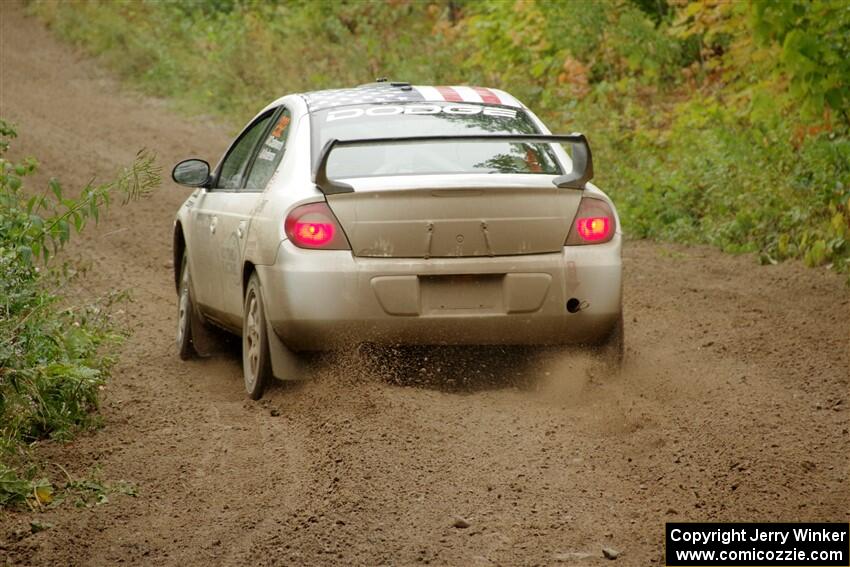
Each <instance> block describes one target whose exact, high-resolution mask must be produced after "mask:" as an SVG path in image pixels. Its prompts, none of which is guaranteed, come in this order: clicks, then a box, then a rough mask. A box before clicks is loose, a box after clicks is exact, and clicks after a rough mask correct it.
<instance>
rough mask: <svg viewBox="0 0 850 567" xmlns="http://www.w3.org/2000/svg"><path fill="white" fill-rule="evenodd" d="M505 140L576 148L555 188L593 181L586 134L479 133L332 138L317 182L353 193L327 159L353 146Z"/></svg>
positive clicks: (330, 191)
mask: <svg viewBox="0 0 850 567" xmlns="http://www.w3.org/2000/svg"><path fill="white" fill-rule="evenodd" d="M491 140H500V141H501V140H505V141H511V142H538V143H541V142H542V143H561V144H563V143H569V144H572V146H573V148H572V149H573V152H572V160H573V170H572V171H571V172H569V173H568V174H566V175H560V176H558V177H556V178H555V179H553V180H552V183H554V184H555V186H556V187H559V188H562V189H584V186H585V184H586V183H587V182H588V181H590V180H591V179H592V178H593V156H592V155H591V153H590V146H589V145H588V143H587V138H585V137H584V134H578V133H575V134H566V135H546V134H477V135H466V134H464V135H461V136H409V137H398V138H368V139H360V140H337V139H336V138H331V139H330V140H328V141H327V143H326V144H325V147H323V148H322V151H321V152H320V153H319V163H318V167H317V168H316V177H315V182H316V185H317V186H318V187H319V189H320V190H321V191H322V193H324V194H325V195H335V194H337V193H351V192H353V191H354V188H353V187H352V186H351V185H349V184H347V183H343V182H341V181H337V180H335V179H328V170H327V168H328V158H329V157H330V155H331V152H332V151H333V150H335V149H336V148H347V147H353V146H386V145H393V144H414V143H423V142H482V141H491Z"/></svg>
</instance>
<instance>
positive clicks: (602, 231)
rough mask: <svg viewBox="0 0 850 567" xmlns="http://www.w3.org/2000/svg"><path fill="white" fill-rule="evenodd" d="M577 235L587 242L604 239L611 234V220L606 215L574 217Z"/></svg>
mask: <svg viewBox="0 0 850 567" xmlns="http://www.w3.org/2000/svg"><path fill="white" fill-rule="evenodd" d="M576 228H577V229H578V235H579V236H581V237H582V238H584V239H585V240H587V241H588V242H596V241H597V240H604V239H606V238H608V236H610V234H611V222H610V219H609V218H608V217H586V218H580V219H576Z"/></svg>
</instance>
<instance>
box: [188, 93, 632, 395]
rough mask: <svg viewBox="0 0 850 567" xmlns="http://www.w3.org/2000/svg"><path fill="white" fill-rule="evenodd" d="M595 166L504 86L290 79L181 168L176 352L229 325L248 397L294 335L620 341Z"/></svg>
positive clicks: (327, 341)
mask: <svg viewBox="0 0 850 567" xmlns="http://www.w3.org/2000/svg"><path fill="white" fill-rule="evenodd" d="M565 147H567V148H571V155H572V158H571V157H570V155H569V154H568V153H567V152H566V151H565V149H564V148H565ZM592 175H593V166H592V159H591V154H590V149H589V147H588V145H587V142H586V140H585V138H584V136H582V135H580V134H570V135H566V136H552V135H551V134H550V132H549V131H548V129H547V128H546V126H545V125H544V124H543V123H542V122H541V121H540V120H539V119H538V118H537V117H536V116H535V115H534V114H533V113H532V112H531V111H530V110H529V109H528V108H526V107H525V106H524V105H522V104H521V103H520V102H519V101H517V100H516V99H515V98H514V97H512V96H510V95H509V94H507V93H505V92H503V91H498V90H495V89H484V88H473V87H417V86H411V85H408V84H406V83H387V82H379V83H374V84H370V85H363V86H361V87H356V88H350V89H336V90H329V91H318V92H312V93H305V94H295V95H289V96H285V97H283V98H281V99H279V100H277V101H275V102H274V103H272V104H270V105H269V106H267V107H266V108H265V109H263V110H262V111H261V112H260V113H259V114H258V115H257V116H256V117H255V118H254V119H253V120H251V122H250V123H249V124H248V126H246V128H245V129H244V130H243V132H242V133H241V134H240V135H239V136H238V137H237V138H236V140H235V141H234V142H233V144H232V145H231V146H230V148H229V149H228V151H227V152H226V153H225V155H224V157H223V158H222V160H221V161H220V162H219V164H218V166H217V167H216V168H215V169H214V170H212V171H210V168H209V166H208V165H207V164H206V162H203V161H201V160H186V161H184V162H181V163H180V164H178V165H177V166H176V167H175V170H174V173H173V177H174V179H175V181H177V182H179V183H182V184H184V185H189V186H193V187H196V190H195V192H194V193H193V194H192V195H191V196H190V197H189V198H188V199H187V200H186V202H185V203H184V205H183V206H182V207H181V208H180V210H179V211H178V213H177V218H176V222H175V236H174V242H175V246H174V254H175V264H174V265H175V280H176V283H177V288H178V292H179V296H180V330H179V332H178V346H179V347H180V349H181V354H183V355H184V356H188V355H189V354H191V352H190V351H191V350H192V348H193V346H195V347H196V346H197V345H193V341H194V342H195V343H197V342H198V340H199V333H201V332H202V330H203V327H204V325H206V324H208V323H213V324H215V325H216V326H218V327H223V328H225V329H227V330H229V331H232V332H234V333H238V334H241V335H242V336H243V346H244V350H245V360H244V362H245V365H246V387H247V388H248V391H249V393H251V395H252V396H255V397H256V396H258V395H260V394H261V393H262V384H263V383H264V382H263V381H264V380H265V379H266V376H267V375H268V376H271V375H274V376H276V377H278V378H284V379H285V378H292V377H296V376H298V356H297V353H298V352H299V351H305V350H330V349H338V348H346V347H349V346H351V345H353V344H357V343H364V342H369V343H379V344H417V345H419V344H435V345H438V344H452V345H458V344H468V345H493V344H499V345H519V344H523V345H557V344H573V343H586V344H598V343H605V342H607V343H614V344H615V350H617V349H619V350H620V351H621V349H622V345H621V342H622V314H621V238H622V237H621V232H620V225H619V221H618V218H617V215H616V212H615V209H614V206H613V204H612V203H611V201H610V200H609V199H608V197H607V196H606V195H605V194H604V193H603V192H602V191H600V190H599V189H598V188H597V187H595V186H594V185H593V184H591V183H590V182H589V180H590V178H591V177H592ZM252 365H253V370H251V366H252ZM251 373H252V375H251V376H249V374H251ZM257 383H259V391H256V388H252V385H256V384H257Z"/></svg>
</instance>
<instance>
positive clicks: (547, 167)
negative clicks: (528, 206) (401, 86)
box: [312, 102, 562, 179]
mask: <svg viewBox="0 0 850 567" xmlns="http://www.w3.org/2000/svg"><path fill="white" fill-rule="evenodd" d="M312 121H313V132H314V136H313V157H314V159H317V158H318V156H319V152H320V151H321V148H322V147H324V145H325V143H326V142H327V141H328V140H330V139H332V138H336V139H338V140H353V139H370V138H391V137H406V136H438V135H448V136H451V135H464V134H466V135H470V134H472V135H475V134H484V135H491V134H540V131H539V130H538V129H537V128H536V126H535V125H534V122H532V120H531V118H530V117H529V116H528V114H527V113H526V112H525V111H523V110H522V109H519V108H509V107H504V106H486V105H477V104H457V103H439V102H428V103H407V104H371V105H356V106H345V107H338V108H329V109H326V110H321V111H317V112H315V113H313V115H312ZM327 169H328V177H330V178H332V179H339V178H345V177H373V176H385V175H428V174H446V173H540V174H547V175H560V174H561V173H562V171H561V168H560V166H559V165H558V161H557V159H556V158H555V154H554V152H553V151H552V148H551V146H550V145H549V144H540V143H528V142H477V141H474V142H451V141H447V142H427V143H425V142H422V143H409V144H394V145H376V146H361V147H350V148H337V149H335V150H334V151H333V152H332V153H331V156H330V159H329V160H328V166H327Z"/></svg>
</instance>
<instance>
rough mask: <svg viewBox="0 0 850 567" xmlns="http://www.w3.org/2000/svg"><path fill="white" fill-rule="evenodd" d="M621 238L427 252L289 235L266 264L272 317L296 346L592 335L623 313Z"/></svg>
mask: <svg viewBox="0 0 850 567" xmlns="http://www.w3.org/2000/svg"><path fill="white" fill-rule="evenodd" d="M621 246H622V240H621V236H620V235H619V234H618V235H616V236H615V238H614V239H613V240H612V241H611V242H608V243H606V244H600V245H594V246H570V247H564V248H563V249H562V250H561V252H560V253H552V254H534V255H525V256H502V257H493V258H490V257H486V258H431V259H428V260H425V259H413V258H411V259H408V258H355V257H353V256H352V255H351V252H349V251H318V250H303V249H300V248H297V247H295V246H293V245H292V244H291V243H290V242H289V241H284V242H282V243H281V244H280V248H279V250H278V253H277V257H276V260H275V263H274V264H273V265H270V266H257V272H258V275H259V277H260V281H261V283H262V285H263V289H264V296H265V301H266V313H267V317H268V319H269V321H270V322H271V325H272V327H273V329H274V331H275V332H276V333H277V335H278V336H279V337H280V338H281V339H282V341H283V342H284V343H285V344H286V345H287V346H289V347H290V348H292V349H294V350H328V349H334V348H340V347H344V346H349V345H352V344H357V343H363V342H374V343H379V344H423V345H424V344H453V345H485V344H487V345H521V344H524V345H556V344H575V343H590V342H595V341H598V340H600V339H602V338H604V337H605V336H606V335H607V333H608V332H609V331H610V330H611V328H612V327H613V325H614V324H615V323H616V321H617V319H618V317H619V316H620V312H621V309H622V292H621V287H622V263H621V257H620V252H621ZM464 276H467V277H464ZM473 276H474V277H473ZM571 298H575V299H578V300H579V301H580V302H582V304H583V305H584V307H583V309H582V310H580V311H579V312H578V313H569V312H568V311H567V308H566V304H567V302H568V301H569V300H570V299H571Z"/></svg>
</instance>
